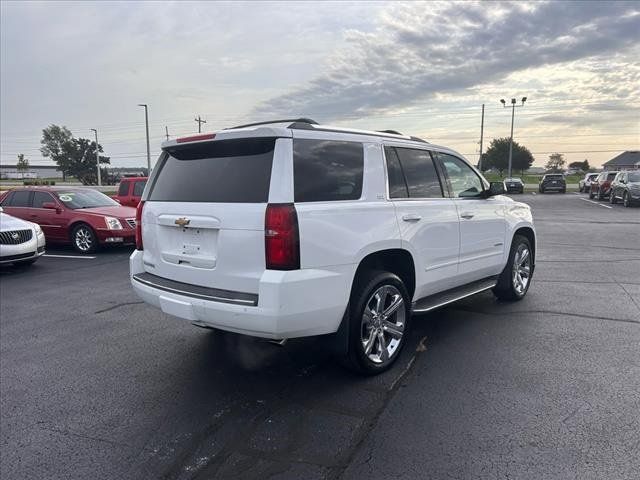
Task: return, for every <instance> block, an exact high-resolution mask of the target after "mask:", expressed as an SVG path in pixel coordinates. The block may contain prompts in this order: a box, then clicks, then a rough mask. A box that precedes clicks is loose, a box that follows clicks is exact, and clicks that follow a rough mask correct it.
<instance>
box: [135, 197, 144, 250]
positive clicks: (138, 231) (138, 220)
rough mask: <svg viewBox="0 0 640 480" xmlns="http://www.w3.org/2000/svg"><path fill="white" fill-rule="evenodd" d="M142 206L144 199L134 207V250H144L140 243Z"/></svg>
mask: <svg viewBox="0 0 640 480" xmlns="http://www.w3.org/2000/svg"><path fill="white" fill-rule="evenodd" d="M142 207H144V200H140V203H138V206H137V207H136V250H144V248H143V245H142Z"/></svg>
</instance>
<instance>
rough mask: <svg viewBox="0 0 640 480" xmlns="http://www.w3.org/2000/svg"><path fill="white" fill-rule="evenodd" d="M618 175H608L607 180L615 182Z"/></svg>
mask: <svg viewBox="0 0 640 480" xmlns="http://www.w3.org/2000/svg"><path fill="white" fill-rule="evenodd" d="M616 175H617V173H610V174H609V175H607V180H613V179H614V178H616Z"/></svg>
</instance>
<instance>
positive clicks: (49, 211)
mask: <svg viewBox="0 0 640 480" xmlns="http://www.w3.org/2000/svg"><path fill="white" fill-rule="evenodd" d="M0 206H2V208H3V210H4V212H5V213H7V214H9V215H11V216H12V217H15V218H18V219H22V220H26V221H27V222H31V223H33V224H38V225H39V227H38V228H41V230H42V231H43V232H44V235H45V236H46V238H47V241H48V242H50V243H62V244H71V245H72V246H73V247H74V248H75V249H76V251H78V252H79V253H93V252H95V251H96V249H97V248H98V247H99V246H100V245H110V244H111V245H112V244H130V245H133V244H135V231H136V230H135V229H136V221H135V216H136V210H135V208H133V207H127V206H122V205H120V204H119V203H118V202H116V201H115V200H113V199H112V198H109V197H108V196H106V195H105V194H103V193H101V192H98V191H97V190H93V189H91V188H82V187H75V188H73V187H71V188H70V187H20V188H15V189H13V190H10V191H8V192H5V193H4V194H3V195H2V196H1V197H0ZM3 227H4V226H3Z"/></svg>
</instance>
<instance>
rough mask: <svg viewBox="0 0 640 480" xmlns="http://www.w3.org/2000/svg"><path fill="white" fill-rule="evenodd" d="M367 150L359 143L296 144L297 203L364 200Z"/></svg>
mask: <svg viewBox="0 0 640 480" xmlns="http://www.w3.org/2000/svg"><path fill="white" fill-rule="evenodd" d="M363 168H364V147H363V145H362V143H358V142H340V141H334V140H310V139H294V140H293V178H294V180H293V183H294V199H295V201H296V202H326V201H336V200H357V199H359V198H360V197H361V196H362V175H363Z"/></svg>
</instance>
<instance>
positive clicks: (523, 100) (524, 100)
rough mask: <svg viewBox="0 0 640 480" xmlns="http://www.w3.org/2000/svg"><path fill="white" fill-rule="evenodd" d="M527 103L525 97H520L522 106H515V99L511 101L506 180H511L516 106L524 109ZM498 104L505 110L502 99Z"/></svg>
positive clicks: (505, 105)
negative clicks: (507, 174)
mask: <svg viewBox="0 0 640 480" xmlns="http://www.w3.org/2000/svg"><path fill="white" fill-rule="evenodd" d="M526 101H527V97H522V105H516V99H515V98H512V99H511V136H510V137H509V176H508V177H507V178H511V163H512V162H511V160H512V158H513V119H514V117H515V113H516V106H518V107H524V102H526ZM500 103H502V106H503V107H504V108H507V103H506V102H505V101H504V98H501V99H500Z"/></svg>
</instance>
